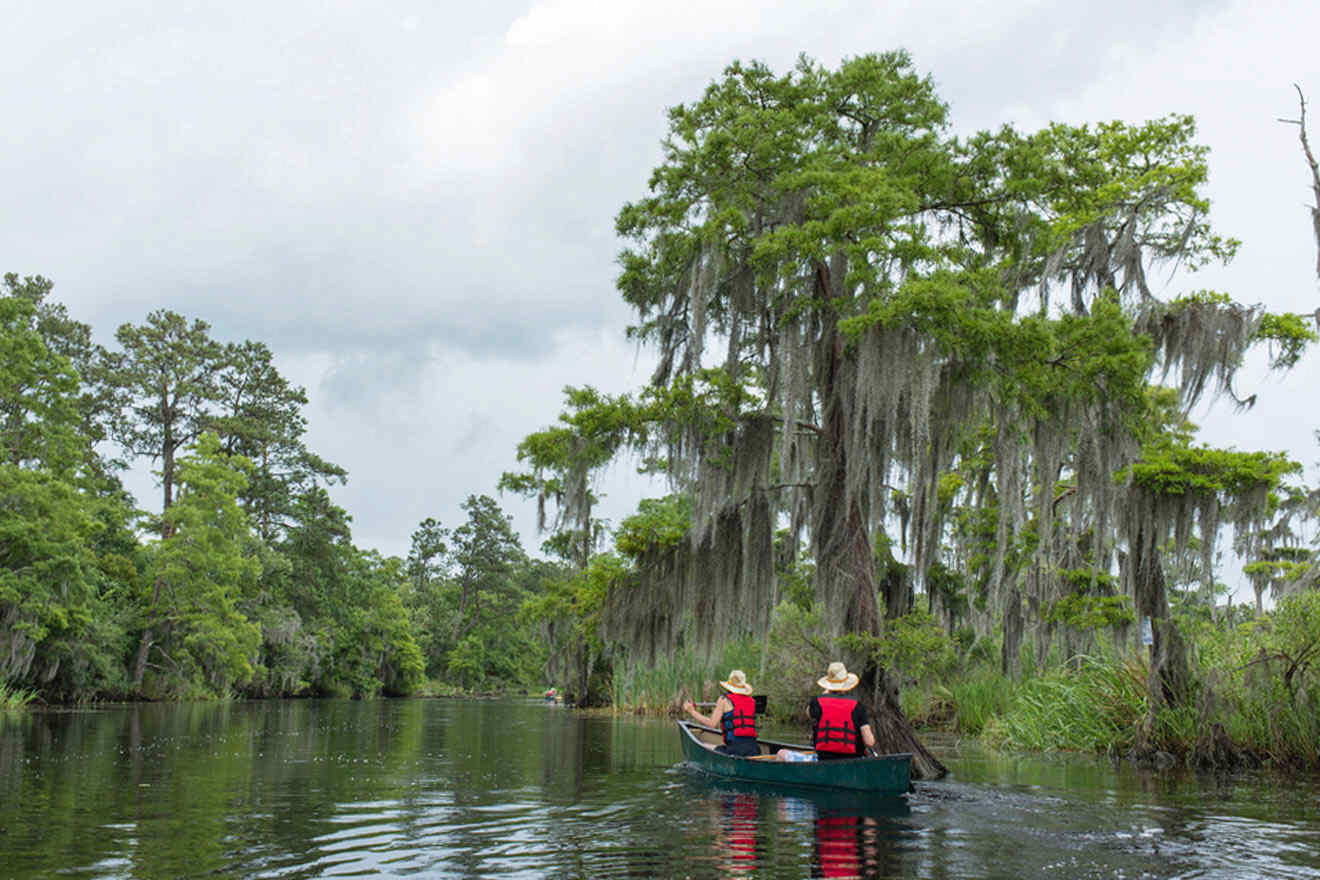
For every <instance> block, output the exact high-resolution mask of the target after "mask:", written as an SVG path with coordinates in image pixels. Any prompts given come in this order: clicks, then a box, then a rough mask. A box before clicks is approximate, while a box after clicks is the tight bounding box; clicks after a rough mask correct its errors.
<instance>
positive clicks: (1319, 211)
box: [1279, 83, 1320, 320]
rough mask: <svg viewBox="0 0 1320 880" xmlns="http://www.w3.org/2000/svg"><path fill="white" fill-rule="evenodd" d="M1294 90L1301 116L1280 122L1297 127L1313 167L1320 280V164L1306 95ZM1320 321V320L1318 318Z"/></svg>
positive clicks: (1313, 213) (1313, 220) (1313, 221)
mask: <svg viewBox="0 0 1320 880" xmlns="http://www.w3.org/2000/svg"><path fill="white" fill-rule="evenodd" d="M1293 88H1294V89H1296V90H1297V103H1298V105H1299V107H1300V114H1299V116H1298V118H1296V119H1280V120H1279V121H1280V122H1284V123H1287V124H1289V125H1295V126H1297V136H1298V137H1299V138H1300V139H1301V141H1302V153H1303V155H1305V156H1306V164H1307V165H1309V166H1311V191H1312V192H1313V193H1314V194H1315V207H1314V208H1312V209H1311V226H1312V228H1313V230H1314V233H1315V247H1316V256H1315V274H1316V277H1317V278H1320V163H1317V162H1316V159H1315V153H1313V152H1312V151H1311V143H1310V141H1309V140H1307V137H1306V95H1305V94H1303V92H1302V87H1301V86H1299V85H1297V83H1293ZM1317 320H1320V318H1317Z"/></svg>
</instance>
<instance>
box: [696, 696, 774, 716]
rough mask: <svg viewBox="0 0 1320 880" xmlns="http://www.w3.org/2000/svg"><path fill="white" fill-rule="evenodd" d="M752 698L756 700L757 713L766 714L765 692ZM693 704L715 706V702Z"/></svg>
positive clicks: (706, 707)
mask: <svg viewBox="0 0 1320 880" xmlns="http://www.w3.org/2000/svg"><path fill="white" fill-rule="evenodd" d="M752 700H753V701H755V703H756V714H757V715H764V714H765V694H756V695H755V696H753V697H752ZM692 705H694V706H696V707H697V708H698V709H713V708H715V704H714V703H693V704H692Z"/></svg>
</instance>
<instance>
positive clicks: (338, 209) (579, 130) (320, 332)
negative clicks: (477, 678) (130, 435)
mask: <svg viewBox="0 0 1320 880" xmlns="http://www.w3.org/2000/svg"><path fill="white" fill-rule="evenodd" d="M7 24H8V25H9V30H10V34H11V39H10V40H9V41H8V42H7V44H6V51H5V53H3V55H0V113H3V115H4V118H5V120H6V125H5V126H4V127H3V129H0V175H3V178H4V180H5V181H6V185H5V187H4V190H3V192H2V194H0V199H3V207H4V210H3V211H0V243H3V244H2V246H0V259H2V260H3V263H4V265H3V266H2V267H0V268H3V270H4V271H17V272H23V273H41V274H44V275H47V276H49V277H51V278H53V279H54V280H55V281H56V285H57V286H56V296H57V297H59V298H60V299H61V300H62V301H64V302H65V303H66V304H67V305H68V306H69V308H70V310H71V311H72V312H73V314H74V315H75V316H77V317H79V318H81V319H83V320H86V321H88V322H89V323H92V324H93V326H94V328H95V329H96V331H97V334H98V338H99V339H100V340H101V341H103V342H108V341H109V340H110V338H111V336H112V334H113V331H114V328H115V327H116V326H118V325H119V324H120V323H123V322H138V321H141V320H142V319H143V318H144V317H145V316H146V314H147V313H148V312H149V311H151V310H152V309H155V308H161V307H165V308H172V309H174V310H176V311H179V312H182V313H184V314H187V315H189V316H191V317H200V318H203V319H205V320H207V321H209V322H210V323H211V324H212V325H213V327H214V328H215V333H216V335H217V336H218V337H220V338H223V339H243V338H252V339H259V340H261V341H264V342H266V343H267V344H268V345H270V346H271V348H272V350H274V351H275V352H276V355H277V357H278V358H279V363H280V365H281V368H282V369H284V370H285V371H286V372H287V373H288V374H289V376H290V378H291V379H293V380H294V381H296V382H298V383H299V384H303V385H305V386H306V387H307V388H308V391H309V393H310V395H311V397H312V406H311V408H310V409H309V413H308V414H309V419H310V422H311V426H310V432H309V442H310V444H311V445H312V447H313V448H314V449H316V450H317V451H318V452H320V453H321V454H323V455H325V456H326V457H327V458H329V459H331V460H333V461H336V462H338V463H340V464H342V465H344V466H345V467H347V468H348V469H349V471H350V474H351V482H350V485H349V486H348V487H345V488H344V489H342V490H336V492H337V494H336V498H337V499H338V500H339V501H340V503H341V504H343V505H344V506H345V507H347V508H348V509H349V511H350V512H351V513H352V514H353V515H354V519H355V535H356V537H357V540H358V541H359V543H361V544H364V545H367V546H378V547H380V548H381V549H383V550H385V551H386V552H393V553H397V552H404V551H406V542H407V536H408V534H409V532H410V531H411V529H412V528H413V527H415V525H416V523H417V521H419V520H420V519H422V518H423V517H425V516H432V515H439V516H440V518H441V519H442V520H444V521H446V522H449V523H453V522H454V521H455V520H456V518H457V517H458V516H460V515H461V514H460V513H459V511H458V504H459V503H461V501H462V500H463V498H465V497H466V496H467V495H468V494H472V493H474V492H476V493H481V492H486V493H491V492H493V491H494V490H493V487H494V485H495V481H496V480H497V479H498V476H499V473H500V471H502V470H505V469H509V468H512V467H514V466H515V465H516V462H515V460H514V449H515V446H516V444H517V442H518V440H519V439H521V437H522V436H523V435H525V434H526V433H528V432H530V431H534V430H537V429H539V428H541V427H543V426H545V425H547V424H550V423H551V422H553V420H554V418H555V415H556V413H557V412H558V409H559V406H560V389H561V388H562V386H563V385H565V384H570V383H571V384H597V385H600V386H603V387H606V388H607V390H611V391H622V390H627V389H628V388H630V387H634V386H636V385H637V384H639V383H640V382H641V381H643V379H644V377H645V375H646V373H647V370H646V368H645V367H646V363H645V360H646V355H645V354H643V355H641V359H640V361H639V360H638V354H637V352H636V351H635V350H634V349H633V348H632V347H631V346H630V345H629V344H628V343H626V342H624V341H623V339H622V337H623V328H624V326H625V325H626V324H627V323H628V321H629V315H628V312H627V310H626V309H625V308H624V306H623V304H622V303H621V301H620V300H619V297H618V295H617V293H616V292H615V290H614V273H615V264H614V259H615V256H616V254H617V252H618V250H619V243H618V242H617V241H616V240H615V238H614V232H613V217H614V215H615V213H616V212H617V211H618V209H619V208H620V207H621V206H622V204H623V203H624V202H625V201H627V200H631V199H636V198H638V197H640V196H642V195H644V194H645V191H646V180H647V178H648V176H649V173H650V170H651V168H652V167H653V166H654V165H655V164H656V162H657V161H658V160H659V157H660V150H659V140H660V138H661V137H662V135H663V131H664V109H665V108H666V107H667V106H670V105H672V104H675V103H678V102H681V101H689V100H693V99H695V98H696V97H698V96H699V94H700V92H701V89H702V88H703V87H704V85H705V84H706V83H708V82H709V81H710V80H711V79H713V78H714V77H716V76H717V75H718V74H719V72H720V70H721V69H722V68H723V67H724V66H725V65H726V64H727V63H728V62H729V61H730V60H732V59H734V58H761V59H764V60H766V61H767V62H769V63H770V64H772V65H773V66H775V67H776V68H779V69H783V68H785V67H787V66H788V65H789V64H791V63H792V62H793V60H794V59H795V58H796V57H797V55H798V54H799V53H800V52H806V53H807V54H809V55H811V56H813V57H815V58H816V59H818V60H819V61H821V62H822V63H825V64H835V63H837V61H838V60H839V59H840V58H842V57H844V56H847V55H856V54H860V53H863V52H868V51H878V50H885V49H889V48H894V47H898V46H905V47H907V48H909V49H910V50H911V51H912V53H913V56H914V59H915V61H916V63H917V64H918V66H919V67H920V68H922V69H923V70H925V71H928V72H930V73H931V75H932V76H933V77H934V78H935V80H936V82H937V84H938V86H939V88H940V91H941V94H942V95H943V96H944V97H945V99H946V100H947V101H949V103H950V105H951V110H952V116H953V120H954V122H955V124H956V126H957V127H958V129H959V130H971V129H976V128H983V127H993V126H997V125H999V124H1001V123H1003V122H1013V123H1015V124H1018V125H1019V126H1021V127H1024V128H1034V127H1036V126H1039V125H1043V124H1046V123H1047V122H1049V121H1050V120H1052V119H1062V120H1066V121H1070V122H1080V121H1086V120H1103V119H1110V118H1127V119H1143V118H1148V117H1150V116H1159V115H1163V114H1165V113H1168V112H1174V111H1178V112H1193V113H1196V114H1197V116H1198V118H1200V119H1201V120H1202V139H1203V140H1204V141H1205V142H1206V143H1209V144H1210V145H1211V146H1212V147H1213V150H1214V152H1213V154H1212V165H1211V168H1212V178H1211V194H1212V196H1213V197H1214V199H1215V201H1216V212H1215V214H1216V217H1217V218H1218V222H1219V224H1220V225H1221V227H1223V228H1224V229H1225V231H1226V232H1228V233H1230V234H1234V235H1237V236H1239V237H1241V238H1243V239H1244V241H1245V242H1246V245H1245V246H1244V249H1243V255H1242V257H1241V258H1240V259H1239V261H1238V263H1237V265H1235V266H1234V267H1231V268H1230V269H1227V270H1221V271H1216V272H1211V273H1205V274H1204V275H1203V276H1202V277H1201V278H1198V279H1195V280H1194V282H1193V281H1186V282H1185V283H1187V284H1192V283H1195V284H1197V285H1199V286H1214V287H1220V288H1222V289H1225V290H1228V291H1230V292H1232V293H1234V294H1235V295H1237V296H1239V297H1240V298H1242V299H1245V300H1247V301H1257V300H1259V301H1262V302H1265V303H1267V304H1268V305H1269V306H1270V307H1271V308H1276V309H1277V308H1290V309H1298V310H1304V311H1308V312H1309V311H1311V310H1312V309H1314V307H1315V305H1316V303H1315V295H1316V291H1315V285H1314V280H1313V278H1312V277H1311V276H1310V274H1309V269H1310V267H1311V266H1312V265H1313V251H1310V248H1311V247H1312V245H1311V243H1310V242H1309V240H1308V238H1307V235H1308V232H1309V227H1308V226H1307V221H1308V218H1307V217H1306V215H1305V211H1304V202H1305V200H1306V198H1307V193H1306V190H1305V186H1304V185H1305V183H1306V178H1305V168H1304V166H1303V165H1302V164H1301V160H1300V158H1299V155H1298V150H1297V146H1296V140H1295V134H1294V133H1291V132H1289V131H1287V130H1281V129H1282V127H1281V126H1278V125H1277V123H1275V122H1274V121H1273V120H1274V117H1276V116H1280V115H1287V114H1288V113H1290V112H1291V111H1293V110H1294V109H1295V104H1294V103H1293V96H1292V94H1291V92H1290V90H1289V89H1290V87H1289V84H1290V83H1291V82H1293V81H1299V82H1301V83H1303V85H1309V91H1310V92H1311V93H1312V97H1313V98H1314V96H1315V95H1316V94H1320V62H1317V60H1316V56H1315V53H1314V51H1313V50H1312V47H1311V46H1310V43H1309V40H1308V38H1307V36H1306V35H1309V34H1314V32H1315V30H1316V27H1317V25H1320V13H1317V11H1316V9H1315V8H1313V6H1312V4H1308V3H1305V2H1303V0H1284V2H1282V3H1280V4H1276V5H1274V6H1270V7H1258V6H1255V5H1252V4H1250V3H1247V2H1246V0H1216V2H1209V3H1199V2H1182V3H1178V2H1164V3H1156V4H1154V5H1149V4H1147V3H1144V2H1137V0H1118V2H1116V3H1113V4H1109V5H1108V6H1106V7H1105V8H1104V10H1103V12H1101V11H1100V10H1099V8H1098V7H1097V8H1091V7H1083V6H1078V5H1076V4H1064V3H1059V2H1046V0H1005V2H1001V3H997V4H993V5H988V4H986V5H980V6H978V5H975V4H966V3H961V2H954V0H931V2H927V3H924V4H909V5H906V6H896V5H892V4H887V5H881V6H878V5H876V4H874V3H869V2H851V0H817V2H813V3H803V4H798V5H794V4H780V5H769V6H767V5H766V4H764V3H758V2H752V0H705V2H700V3H698V2H695V0H694V2H678V0H675V2H671V3H664V4H656V3H654V2H651V0H647V2H643V0H615V2H613V3H610V4H601V3H599V2H596V0H547V2H540V3H534V2H525V0H524V2H511V0H506V2H499V3H487V4H469V5H467V6H463V7H457V8H454V7H452V6H450V7H443V8H442V7H439V6H436V5H435V4H434V3H423V2H412V0H387V2H386V3H384V4H383V5H382V4H377V5H376V6H372V7H364V6H362V5H361V4H357V3H349V2H330V3H324V2H322V3H310V2H308V3H292V4H289V3H286V4H269V3H267V4H258V3H252V2H248V0H235V2H233V3H230V4H227V5H225V6H222V7H220V6H216V7H203V6H198V5H194V4H182V5H180V4H175V5H173V6H161V5H159V4H154V3H146V2H138V3H126V2H115V3H112V4H110V5H106V4H93V3H83V4H70V3H64V4H46V5H40V4H26V5H23V6H22V7H21V8H20V9H17V10H13V11H11V14H10V15H9V18H8V20H7ZM1179 283H1184V282H1183V281H1182V280H1180V282H1179ZM1316 380H1317V376H1316V370H1315V367H1314V366H1313V365H1311V363H1310V361H1308V362H1307V363H1306V364H1304V365H1303V367H1302V368H1299V370H1298V371H1297V374H1296V375H1294V376H1293V377H1290V378H1288V379H1287V380H1286V381H1284V382H1278V381H1276V380H1266V379H1265V378H1264V377H1260V378H1256V377H1254V376H1253V378H1252V379H1251V380H1250V381H1253V382H1260V383H1262V387H1263V388H1265V389H1266V392H1267V393H1263V394H1262V397H1261V401H1262V402H1261V404H1259V405H1258V409H1257V414H1256V415H1255V416H1253V419H1252V421H1251V422H1250V425H1251V427H1249V428H1245V429H1244V428H1242V427H1241V423H1233V422H1231V421H1230V420H1228V419H1227V418H1226V417H1223V418H1221V417H1220V416H1218V415H1215V414H1211V415H1210V416H1208V417H1207V419H1206V424H1207V434H1210V433H1211V432H1212V431H1213V432H1214V436H1213V437H1210V438H1208V439H1210V440H1211V441H1212V442H1233V443H1236V444H1238V445H1240V446H1243V447H1247V446H1261V447H1267V448H1272V447H1273V446H1275V445H1278V444H1282V445H1284V446H1285V447H1286V448H1289V449H1290V450H1293V451H1294V454H1295V455H1296V456H1297V457H1299V458H1301V459H1302V460H1303V461H1307V462H1311V461H1313V460H1314V458H1315V457H1316V456H1315V453H1314V450H1315V446H1314V442H1313V440H1312V439H1311V436H1310V431H1311V429H1312V428H1313V427H1314V424H1315V419H1314V418H1313V417H1311V416H1309V415H1306V413H1309V412H1310V411H1311V409H1312V408H1311V407H1310V406H1309V403H1313V401H1309V402H1307V401H1305V400H1304V399H1305V398H1306V397H1307V391H1306V389H1307V388H1309V387H1314V383H1315V381H1316ZM1298 389H1301V390H1300V391H1299V390H1298ZM1312 396H1313V395H1312ZM1299 398H1301V399H1299ZM1276 407H1277V409H1276ZM1224 438H1227V439H1226V440H1225V439H1224ZM612 479H613V480H614V483H612V485H618V486H619V487H620V488H619V489H618V490H617V491H614V492H611V504H615V505H617V510H616V509H611V511H610V512H609V514H608V515H610V516H612V517H613V518H615V519H616V520H617V518H618V517H619V516H621V515H622V513H624V512H626V511H627V510H628V509H630V508H631V506H632V504H633V503H634V498H633V497H632V496H633V495H635V493H636V492H637V491H641V490H640V489H639V488H638V486H637V484H636V483H635V482H634V481H631V480H630V479H629V478H626V477H620V476H617V475H616V477H614V478H612ZM144 497H151V496H144ZM505 503H506V504H507V505H508V506H509V508H510V510H512V511H514V512H515V515H516V517H517V522H518V524H519V526H520V528H521V529H522V531H523V533H524V537H525V539H526V540H527V542H528V543H529V544H534V543H536V539H535V538H534V537H533V536H532V533H531V527H530V523H531V512H530V509H529V506H522V505H520V502H516V501H514V500H512V499H505Z"/></svg>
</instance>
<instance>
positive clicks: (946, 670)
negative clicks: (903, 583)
mask: <svg viewBox="0 0 1320 880" xmlns="http://www.w3.org/2000/svg"><path fill="white" fill-rule="evenodd" d="M872 654H873V656H874V657H875V659H876V663H877V664H878V665H879V666H880V668H882V669H888V670H891V671H892V672H894V673H896V674H898V675H901V676H905V677H906V678H908V679H911V680H913V681H921V682H929V681H939V680H941V679H944V678H947V677H948V676H949V675H950V674H951V673H952V672H953V670H954V669H955V668H956V667H957V665H958V654H957V651H956V650H955V647H954V644H953V641H952V640H951V639H950V638H949V636H948V635H947V634H946V633H945V632H944V628H943V627H942V626H940V624H939V621H937V620H936V619H935V618H934V617H932V616H931V615H930V614H929V613H927V612H925V611H922V610H915V611H910V612H908V613H907V614H904V615H903V616H901V617H896V618H891V619H889V620H886V621H885V627H884V633H883V634H882V635H881V637H880V638H879V639H877V640H875V641H874V644H873V647H872Z"/></svg>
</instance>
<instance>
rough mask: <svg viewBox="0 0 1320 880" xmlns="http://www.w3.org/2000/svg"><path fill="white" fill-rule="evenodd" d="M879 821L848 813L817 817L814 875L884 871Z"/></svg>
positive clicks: (869, 873)
mask: <svg viewBox="0 0 1320 880" xmlns="http://www.w3.org/2000/svg"><path fill="white" fill-rule="evenodd" d="M876 832H877V828H876V820H875V819H874V818H872V817H869V816H857V815H850V814H847V813H840V814H835V815H832V816H830V815H821V816H817V817H816V840H815V846H814V847H813V849H812V858H811V876H812V877H871V876H875V875H876V874H877V873H887V872H881V870H880V846H879V840H878V839H877V833H876Z"/></svg>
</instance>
